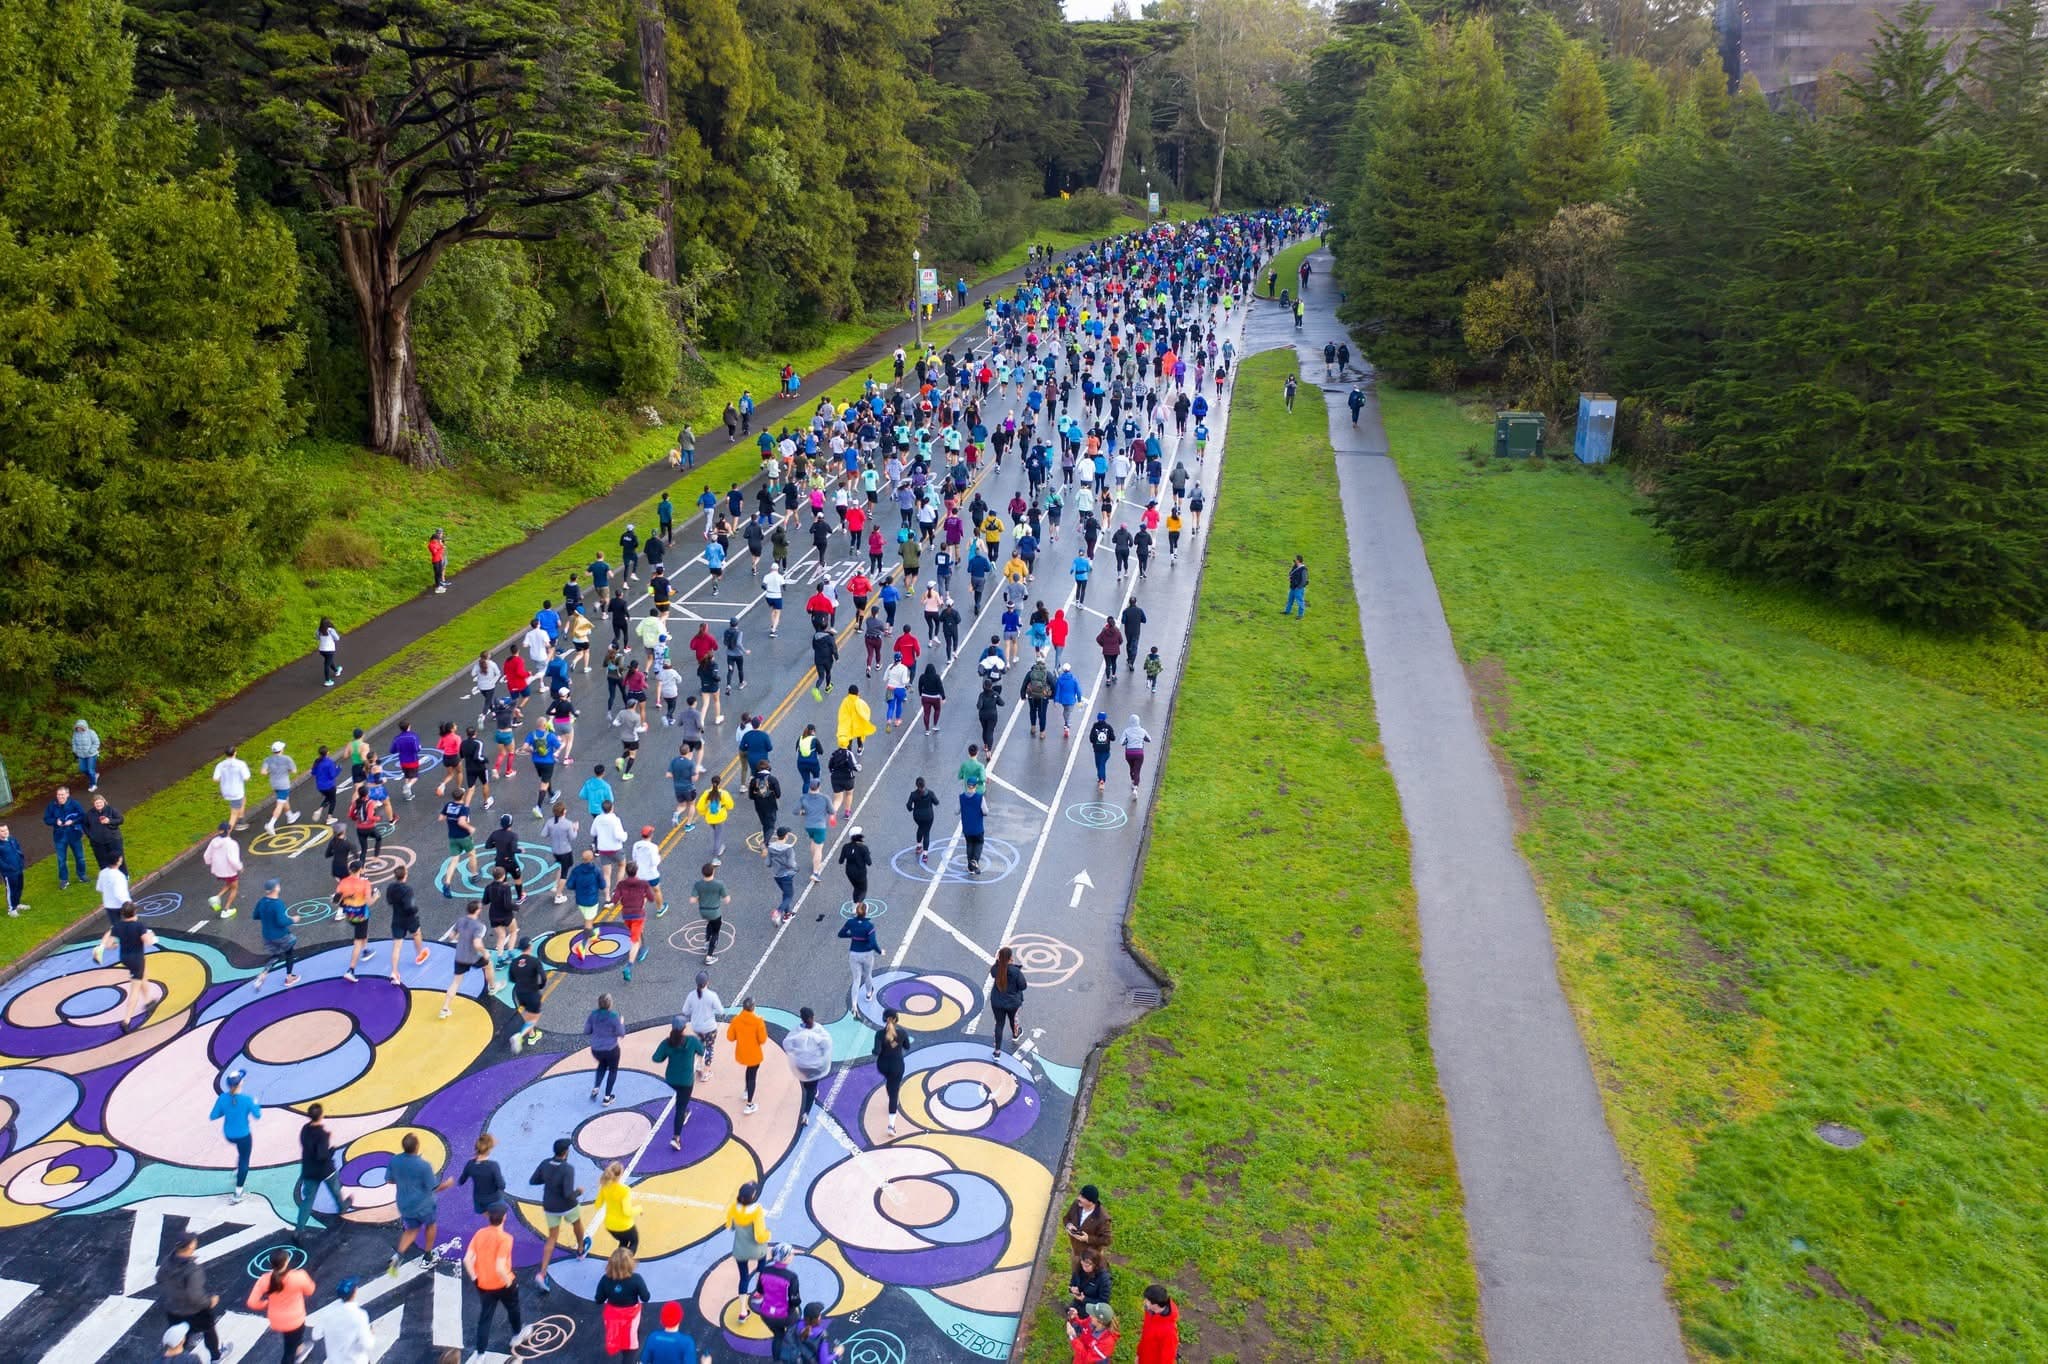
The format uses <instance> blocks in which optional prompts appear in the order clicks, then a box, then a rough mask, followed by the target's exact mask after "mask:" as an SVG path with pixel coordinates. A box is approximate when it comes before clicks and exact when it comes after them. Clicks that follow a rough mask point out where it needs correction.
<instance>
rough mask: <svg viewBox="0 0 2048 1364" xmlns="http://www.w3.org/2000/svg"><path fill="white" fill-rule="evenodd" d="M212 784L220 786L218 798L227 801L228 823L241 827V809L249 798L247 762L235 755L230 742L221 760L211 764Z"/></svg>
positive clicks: (237, 827) (234, 826)
mask: <svg viewBox="0 0 2048 1364" xmlns="http://www.w3.org/2000/svg"><path fill="white" fill-rule="evenodd" d="M213 784H214V785H215V786H217V787H219V788H220V798H221V799H222V800H224V801H226V802H227V806H228V824H229V825H230V826H231V827H233V828H236V829H239V828H241V827H242V814H243V810H244V807H245V806H246V805H247V804H248V799H249V764H247V763H245V762H243V761H242V760H241V759H240V758H237V757H236V756H235V749H234V746H233V745H232V744H230V745H229V746H228V750H227V752H226V753H225V754H224V755H222V757H221V760H220V761H219V762H217V763H215V764H214V765H213Z"/></svg>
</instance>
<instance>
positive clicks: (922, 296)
mask: <svg viewBox="0 0 2048 1364" xmlns="http://www.w3.org/2000/svg"><path fill="white" fill-rule="evenodd" d="M917 301H918V302H919V303H922V304H924V305H926V306H928V307H929V306H930V305H932V304H935V303H937V302H938V301H939V272H938V271H936V270H919V271H918V272H917Z"/></svg>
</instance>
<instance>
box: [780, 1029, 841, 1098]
mask: <svg viewBox="0 0 2048 1364" xmlns="http://www.w3.org/2000/svg"><path fill="white" fill-rule="evenodd" d="M797 1017H798V1019H799V1020H801V1022H800V1026H798V1027H796V1028H795V1029H793V1030H791V1031H790V1032H789V1033H787V1034H786V1035H785V1036H784V1037H783V1039H782V1052H783V1055H785V1056H787V1057H788V1058H789V1064H790V1067H791V1069H793V1070H795V1071H796V1078H797V1079H798V1081H800V1082H801V1083H802V1084H803V1087H804V1106H803V1109H802V1111H801V1112H800V1113H798V1114H797V1120H796V1124H797V1126H798V1127H802V1126H804V1125H805V1124H807V1123H808V1122H810V1120H811V1105H812V1104H814V1103H816V1102H817V1101H818V1082H819V1081H820V1080H822V1079H824V1078H825V1077H826V1076H827V1075H830V1074H831V1073H832V1034H831V1033H828V1032H826V1031H825V1030H824V1029H823V1028H821V1027H819V1026H818V1016H817V1015H816V1014H814V1013H812V1012H811V1009H810V1006H809V1005H805V1006H804V1007H803V1008H802V1009H800V1010H798V1011H797Z"/></svg>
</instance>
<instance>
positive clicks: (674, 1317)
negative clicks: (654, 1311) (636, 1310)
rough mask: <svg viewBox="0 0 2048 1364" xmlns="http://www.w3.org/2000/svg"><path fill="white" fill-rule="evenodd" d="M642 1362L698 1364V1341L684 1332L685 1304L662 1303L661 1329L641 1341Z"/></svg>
mask: <svg viewBox="0 0 2048 1364" xmlns="http://www.w3.org/2000/svg"><path fill="white" fill-rule="evenodd" d="M640 1361H641V1364H697V1342H696V1341H694V1340H692V1339H690V1337H689V1336H687V1335H685V1334H684V1333H683V1305H682V1304H681V1303H679V1302H665V1303H663V1304H662V1305H661V1329H660V1330H659V1331H656V1332H655V1333H654V1334H653V1335H651V1336H649V1337H647V1339H646V1340H645V1341H644V1342H642V1343H641V1346H640Z"/></svg>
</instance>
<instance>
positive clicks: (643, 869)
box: [631, 824, 668, 919]
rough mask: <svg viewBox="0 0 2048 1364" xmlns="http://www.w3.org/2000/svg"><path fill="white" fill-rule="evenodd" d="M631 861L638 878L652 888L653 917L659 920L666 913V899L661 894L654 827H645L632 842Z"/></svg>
mask: <svg viewBox="0 0 2048 1364" xmlns="http://www.w3.org/2000/svg"><path fill="white" fill-rule="evenodd" d="M631 861H632V863H633V865H634V866H635V867H637V868H638V869H639V871H640V878H641V879H642V880H644V881H645V882H647V884H648V885H650V886H652V887H654V917H655V918H657V919H659V918H660V917H661V916H662V915H664V914H666V913H668V899H667V897H666V896H664V895H663V894H662V893H661V844H659V843H657V842H655V841H654V826H653V825H652V824H649V825H645V826H644V827H642V828H641V830H640V837H639V838H638V839H637V840H635V841H634V844H633V853H632V858H631Z"/></svg>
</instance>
